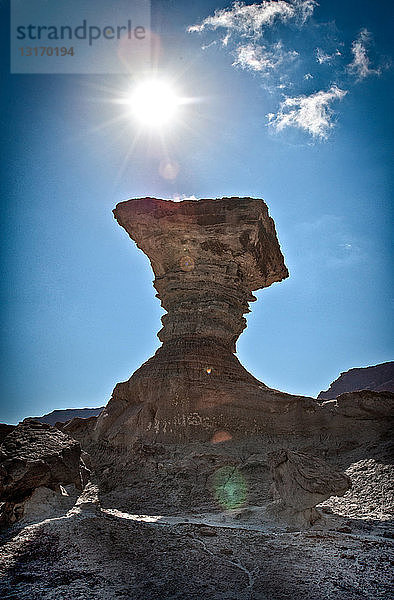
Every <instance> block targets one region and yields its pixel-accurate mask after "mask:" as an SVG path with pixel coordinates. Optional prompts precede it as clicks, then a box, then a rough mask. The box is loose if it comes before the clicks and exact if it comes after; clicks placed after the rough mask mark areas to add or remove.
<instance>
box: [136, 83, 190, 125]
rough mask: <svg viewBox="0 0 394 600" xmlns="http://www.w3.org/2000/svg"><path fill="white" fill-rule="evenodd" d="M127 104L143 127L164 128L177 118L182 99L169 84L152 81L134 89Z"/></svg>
mask: <svg viewBox="0 0 394 600" xmlns="http://www.w3.org/2000/svg"><path fill="white" fill-rule="evenodd" d="M127 103H128V105H129V108H130V114H131V116H132V117H133V118H134V119H135V120H136V121H138V122H139V123H140V124H141V125H144V126H147V127H152V128H155V127H162V126H165V125H168V124H169V123H171V122H172V121H174V119H175V118H176V115H177V113H178V110H179V106H180V104H181V98H180V97H179V96H178V95H177V92H176V90H175V89H174V88H173V87H172V86H171V85H170V84H169V83H167V82H165V81H160V80H150V81H145V82H143V83H140V84H139V85H138V86H137V87H136V88H135V89H133V90H132V91H131V92H130V94H129V96H128V98H127Z"/></svg>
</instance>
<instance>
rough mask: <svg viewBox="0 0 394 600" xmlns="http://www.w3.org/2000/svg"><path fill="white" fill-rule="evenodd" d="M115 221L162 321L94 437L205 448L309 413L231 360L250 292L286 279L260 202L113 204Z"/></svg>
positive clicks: (145, 200) (303, 401)
mask: <svg viewBox="0 0 394 600" xmlns="http://www.w3.org/2000/svg"><path fill="white" fill-rule="evenodd" d="M114 215H115V218H116V220H117V221H118V223H119V224H120V225H121V226H122V227H123V228H124V229H125V230H126V231H127V233H128V234H129V236H130V237H131V238H132V239H133V240H134V241H135V242H136V243H137V246H138V247H139V248H140V249H141V250H143V252H144V253H145V254H147V256H148V257H149V259H150V261H151V265H152V269H153V272H154V274H155V280H154V287H155V288H156V290H157V295H158V297H159V298H160V300H161V304H162V306H163V308H164V309H166V311H167V314H166V315H164V316H163V317H162V323H163V328H162V329H161V331H160V332H159V334H158V336H159V338H160V340H161V341H162V342H163V345H162V346H161V348H159V349H158V351H157V352H156V354H155V356H154V357H153V358H151V359H150V360H148V361H147V362H146V363H145V364H143V365H142V367H140V368H139V369H138V370H137V371H136V372H135V373H134V375H133V376H132V377H131V379H130V380H129V381H127V382H124V383H119V384H118V385H117V386H116V387H115V389H114V392H113V395H112V398H111V400H110V402H109V404H108V405H107V407H106V409H105V410H104V411H103V413H102V415H101V416H100V417H99V418H98V422H97V426H96V436H97V437H98V438H103V437H104V438H108V439H111V440H113V441H115V442H116V443H129V442H130V441H131V439H132V438H134V437H136V436H137V437H143V438H148V439H156V440H161V441H180V440H188V439H201V440H209V439H211V437H212V436H214V435H215V433H216V434H217V432H218V431H219V432H220V431H224V434H223V435H225V436H227V439H231V438H232V437H234V436H237V435H238V434H240V433H244V432H245V431H255V432H259V431H261V430H266V429H267V427H268V428H269V427H270V426H271V425H272V422H273V417H274V416H276V415H277V414H278V413H281V414H283V413H296V412H300V406H301V405H302V406H304V405H307V406H310V407H311V410H312V412H313V410H314V408H313V404H314V403H313V401H312V400H310V399H301V398H298V397H295V396H290V395H288V394H282V393H280V392H277V391H275V390H270V389H268V388H267V387H266V386H265V385H264V384H263V383H261V382H259V381H257V380H256V379H255V378H254V377H253V376H252V375H251V374H250V373H248V372H247V371H246V370H245V369H244V368H243V367H242V365H241V364H240V363H239V361H238V359H237V358H236V357H235V355H234V352H235V344H236V341H237V339H238V337H239V335H240V333H241V332H242V331H243V329H244V328H245V327H246V320H245V318H244V316H243V315H244V314H245V313H247V312H249V302H253V301H254V300H255V297H254V296H253V293H252V292H253V291H254V290H257V289H260V288H264V287H267V286H269V285H271V284H272V283H274V282H276V281H281V280H282V279H284V278H286V277H287V276H288V271H287V268H286V266H285V264H284V259H283V256H282V253H281V250H280V247H279V243H278V239H277V236H276V231H275V226H274V222H273V220H272V219H271V217H270V216H269V215H268V209H267V206H266V205H265V203H264V202H263V201H262V200H256V199H251V198H223V199H217V200H199V201H196V202H194V201H184V202H179V203H174V202H170V201H164V200H157V199H153V198H142V199H136V200H129V201H127V202H122V203H120V204H118V205H117V207H116V208H115V210H114ZM262 411H263V413H264V416H263V417H262ZM295 420H297V419H295V418H292V417H291V416H290V417H288V418H287V421H288V422H287V425H286V427H285V428H287V427H289V426H290V423H291V422H294V421H295ZM284 425H285V424H284Z"/></svg>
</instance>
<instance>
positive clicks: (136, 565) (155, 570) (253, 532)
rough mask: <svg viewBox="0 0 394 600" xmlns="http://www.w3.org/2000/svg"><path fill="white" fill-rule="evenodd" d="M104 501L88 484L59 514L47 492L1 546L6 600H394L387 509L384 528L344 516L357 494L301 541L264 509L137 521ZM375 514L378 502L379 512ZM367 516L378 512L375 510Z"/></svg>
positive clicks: (1, 589) (381, 523)
mask: <svg viewBox="0 0 394 600" xmlns="http://www.w3.org/2000/svg"><path fill="white" fill-rule="evenodd" d="M370 467H371V468H372V465H370ZM382 468H385V466H382ZM374 469H376V465H375V466H374ZM366 476H367V477H368V473H366ZM356 491H357V490H356ZM96 492H97V490H96V489H95V487H94V486H93V485H90V486H88V489H87V490H86V491H85V492H84V494H82V496H81V497H80V498H79V499H78V501H77V503H76V504H75V505H74V506H73V507H72V508H71V509H70V505H71V504H73V503H74V502H75V499H71V498H67V497H66V498H64V499H63V504H62V505H61V506H59V505H57V506H56V505H55V502H54V501H53V502H52V504H51V498H52V497H51V495H50V494H49V498H48V499H47V502H46V504H45V503H44V502H43V498H42V497H38V498H37V501H36V504H35V505H34V502H32V506H31V507H30V510H29V513H30V514H29V517H28V518H27V519H26V521H25V523H21V524H19V525H18V526H14V527H13V528H11V529H10V530H8V532H6V533H5V534H4V536H3V546H2V548H1V552H0V560H1V567H0V569H1V576H2V583H1V584H0V592H1V598H4V600H19V599H21V600H22V599H26V600H58V599H64V600H96V599H97V600H99V599H100V600H118V599H119V600H121V599H123V600H126V599H127V600H170V599H171V600H181V599H182V600H183V599H185V600H186V599H187V600H197V599H198V600H203V599H210V600H285V599H289V600H326V599H330V600H331V599H332V600H334V599H337V598H340V599H344V600H356V599H368V600H369V599H370V600H374V599H389V598H390V597H391V596H390V593H391V592H392V589H390V572H392V566H393V563H394V552H393V543H392V537H393V533H390V522H389V521H387V517H388V515H387V514H385V511H386V508H385V507H386V504H384V506H383V509H382V510H381V514H380V518H376V515H374V517H375V518H374V517H372V518H371V517H370V516H369V515H368V517H367V516H366V515H364V516H363V515H361V514H354V516H353V517H351V518H349V516H348V514H346V516H341V514H340V513H341V512H342V515H344V514H345V513H349V511H350V512H351V511H352V510H353V512H354V513H357V511H356V509H355V508H354V507H353V508H352V505H353V504H359V498H356V500H357V502H355V501H354V500H355V496H354V494H355V492H348V495H347V497H344V498H342V499H332V500H331V501H330V502H326V503H325V504H326V505H327V504H329V503H331V504H333V505H335V504H336V505H337V506H336V508H334V510H335V514H326V515H325V516H324V521H321V522H320V523H319V524H318V525H316V526H314V527H313V528H312V529H311V530H308V531H303V532H300V531H291V530H290V528H289V527H287V526H286V525H285V524H282V525H278V524H276V523H274V522H272V520H270V519H269V517H268V515H267V513H266V511H265V509H264V508H261V507H248V508H247V509H238V510H234V511H224V512H217V513H205V514H189V515H182V516H179V515H177V516H171V515H132V514H129V513H124V512H121V511H119V510H117V509H110V508H106V509H100V508H99V507H98V505H97V498H96ZM51 494H52V493H51ZM352 494H353V495H352ZM375 496H376V494H375ZM375 500H376V497H375ZM370 502H372V499H371V500H370ZM377 506H378V504H377V500H376V502H375V511H376V510H377V508H376V507H377ZM363 510H364V512H365V510H366V509H365V508H364V509H363ZM370 511H371V512H372V513H373V512H374V509H373V506H372V504H371V506H370ZM386 512H387V511H386ZM48 513H50V514H51V516H49V518H48ZM383 513H384V514H383ZM342 528H345V529H344V530H343V531H338V529H342Z"/></svg>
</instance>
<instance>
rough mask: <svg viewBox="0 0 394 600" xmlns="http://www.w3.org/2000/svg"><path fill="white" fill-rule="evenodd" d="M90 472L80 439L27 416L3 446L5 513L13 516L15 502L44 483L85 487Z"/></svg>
mask: <svg viewBox="0 0 394 600" xmlns="http://www.w3.org/2000/svg"><path fill="white" fill-rule="evenodd" d="M88 474H89V472H88V470H87V469H86V467H85V465H84V463H83V461H82V460H81V447H80V444H79V442H77V441H76V440H74V439H72V438H71V437H70V436H68V435H66V434H64V433H62V432H61V431H59V430H58V429H55V428H53V427H51V426H50V425H48V424H46V423H38V422H37V421H34V420H26V421H24V422H23V423H20V424H19V425H18V426H17V427H15V428H13V430H12V431H11V432H10V433H9V434H8V435H7V436H6V437H5V438H4V439H3V442H2V444H1V446H0V502H4V503H5V506H3V515H4V514H5V515H6V520H7V518H10V520H12V515H13V510H12V509H13V507H14V505H17V504H21V503H23V501H24V500H26V499H27V498H28V497H29V496H30V495H31V494H32V493H33V491H34V490H35V489H36V488H39V487H41V486H45V487H48V488H50V489H52V490H58V489H59V486H60V484H63V485H67V484H75V485H76V486H77V487H78V488H80V489H81V488H82V486H83V484H84V483H85V482H86V481H87V478H88ZM13 516H14V518H15V519H16V518H18V515H13ZM19 516H21V515H20V514H19ZM3 518H4V517H3ZM15 519H14V520H15Z"/></svg>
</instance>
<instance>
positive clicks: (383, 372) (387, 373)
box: [318, 362, 394, 400]
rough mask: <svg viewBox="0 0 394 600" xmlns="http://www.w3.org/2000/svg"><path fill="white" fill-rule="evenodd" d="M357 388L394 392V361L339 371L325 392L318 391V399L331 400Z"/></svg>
mask: <svg viewBox="0 0 394 600" xmlns="http://www.w3.org/2000/svg"><path fill="white" fill-rule="evenodd" d="M357 390H373V391H375V392H382V391H383V392H394V362H386V363H381V364H380V365H374V366H372V367H363V368H358V369H350V370H349V371H346V372H345V373H341V374H340V376H339V377H338V379H336V380H335V381H333V382H332V383H331V385H330V387H329V388H328V390H326V391H325V392H320V394H319V395H318V399H319V400H333V399H334V398H337V397H338V396H339V395H340V394H344V393H347V392H355V391H357Z"/></svg>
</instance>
